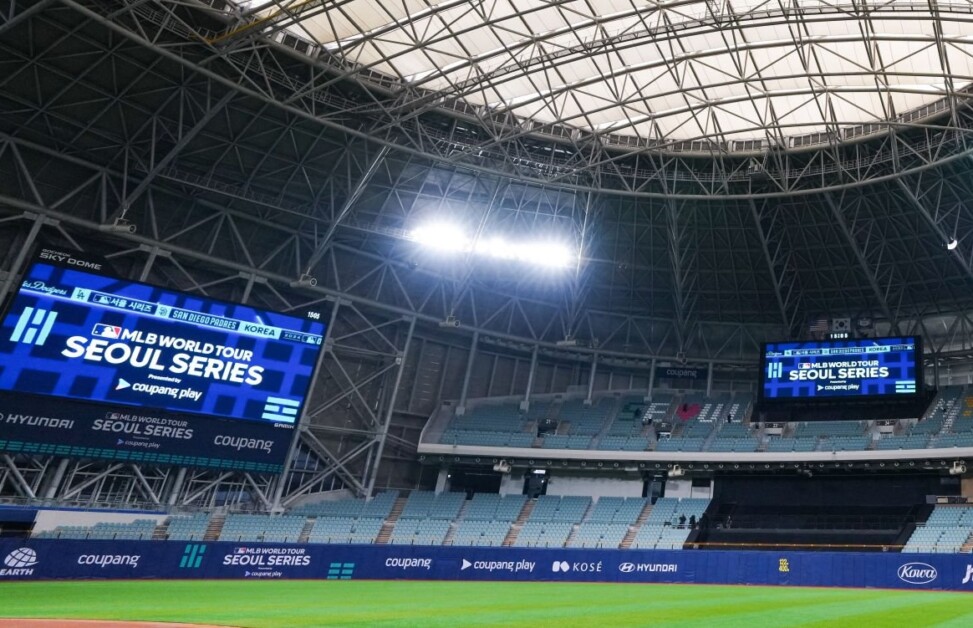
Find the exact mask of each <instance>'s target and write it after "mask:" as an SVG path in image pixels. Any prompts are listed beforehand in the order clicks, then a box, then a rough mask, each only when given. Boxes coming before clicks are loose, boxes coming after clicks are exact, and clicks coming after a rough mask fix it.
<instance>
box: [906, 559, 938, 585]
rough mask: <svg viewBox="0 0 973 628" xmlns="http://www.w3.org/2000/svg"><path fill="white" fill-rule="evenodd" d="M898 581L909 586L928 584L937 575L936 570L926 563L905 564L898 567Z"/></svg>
mask: <svg viewBox="0 0 973 628" xmlns="http://www.w3.org/2000/svg"><path fill="white" fill-rule="evenodd" d="M897 575H898V576H899V580H901V581H902V582H908V583H909V584H929V583H930V582H932V581H933V580H935V579H936V577H937V576H938V575H939V573H938V572H937V571H936V568H935V567H933V566H932V565H927V564H926V563H906V564H904V565H902V566H901V567H899V571H898V572H897Z"/></svg>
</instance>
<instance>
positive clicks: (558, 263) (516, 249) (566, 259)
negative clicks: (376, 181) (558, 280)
mask: <svg viewBox="0 0 973 628" xmlns="http://www.w3.org/2000/svg"><path fill="white" fill-rule="evenodd" d="M409 235H410V237H411V239H412V240H414V241H416V242H418V243H419V244H421V245H423V246H426V247H429V248H431V249H435V250H438V251H444V252H451V253H475V254H477V255H482V256H483V257H492V258H494V259H502V260H513V261H518V262H526V263H529V264H534V265H536V266H543V267H545V268H568V267H570V266H571V264H573V263H575V262H577V260H578V256H577V254H573V253H572V252H571V250H570V248H569V247H567V246H565V245H564V244H560V243H557V242H550V241H539V242H508V241H506V240H504V239H503V238H499V237H496V236H493V237H484V238H481V239H480V240H478V241H476V242H475V243H474V241H473V240H472V238H470V237H468V236H467V235H466V234H464V233H463V230H462V229H460V228H459V227H457V226H455V225H450V224H444V223H433V224H429V225H424V226H422V227H419V228H418V229H414V230H413V231H412V232H411V233H410V234H409Z"/></svg>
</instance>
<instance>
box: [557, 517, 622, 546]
mask: <svg viewBox="0 0 973 628" xmlns="http://www.w3.org/2000/svg"><path fill="white" fill-rule="evenodd" d="M627 533H628V524H625V523H597V522H589V521H586V522H584V523H582V524H580V525H579V526H578V529H577V531H575V533H574V537H573V538H572V539H571V542H570V543H569V544H568V547H606V548H613V549H614V548H617V547H618V546H619V545H621V543H622V539H624V538H625V535H626V534H627Z"/></svg>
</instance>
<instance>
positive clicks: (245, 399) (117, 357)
mask: <svg viewBox="0 0 973 628" xmlns="http://www.w3.org/2000/svg"><path fill="white" fill-rule="evenodd" d="M92 269H97V270H101V264H97V263H91V262H88V261H85V260H79V259H75V258H73V257H71V256H70V255H66V254H58V253H57V252H56V251H52V250H49V249H44V250H42V251H41V253H40V256H39V259H38V260H37V261H35V262H34V263H33V264H32V265H31V266H30V267H29V268H28V269H27V271H26V273H25V274H24V277H23V279H22V281H21V283H20V285H19V289H18V291H17V293H16V294H15V295H14V297H13V299H12V301H11V303H10V305H9V307H8V309H7V311H6V314H5V316H4V317H3V320H2V322H0V450H4V449H6V450H8V451H9V450H18V448H19V450H21V451H30V449H24V447H30V446H31V445H30V443H38V442H43V443H45V444H46V445H47V446H49V447H54V448H55V449H51V450H50V452H51V453H57V452H61V453H65V452H66V453H67V455H71V454H74V455H85V456H101V457H112V456H113V455H114V456H116V457H122V458H126V459H145V460H154V461H159V462H162V461H175V462H179V461H180V460H184V459H186V457H187V456H182V457H180V456H181V455H182V454H194V455H192V456H188V458H189V459H191V460H192V461H196V462H195V464H206V463H205V462H203V463H199V462H198V461H199V460H207V459H213V460H218V463H214V464H212V465H210V466H224V467H232V466H234V465H233V464H232V461H233V460H244V461H246V460H250V461H252V462H254V463H257V462H260V463H263V466H260V465H257V466H253V467H250V468H254V469H261V470H268V469H269V470H273V469H274V468H275V466H276V465H277V464H278V463H279V462H281V461H282V460H283V457H284V454H285V453H286V450H287V447H288V444H289V442H290V438H291V436H292V435H293V433H294V429H293V428H294V427H295V425H296V424H297V421H298V418H299V417H300V414H301V410H302V408H303V406H304V403H305V397H306V396H307V394H308V390H309V388H310V384H311V378H312V377H313V375H314V369H315V367H316V365H317V361H318V356H319V354H320V352H321V349H322V344H323V340H324V331H325V325H324V324H323V323H322V322H320V318H321V317H320V313H317V316H316V317H314V316H311V317H309V318H308V319H302V318H298V317H296V316H290V315H286V314H281V313H278V312H270V311H266V310H261V309H256V308H252V307H249V306H246V305H241V304H235V303H227V302H223V301H218V300H215V299H210V298H207V297H203V296H197V295H193V294H188V293H183V292H177V291H173V290H166V289H163V288H159V287H156V286H152V285H148V284H144V283H139V282H134V281H128V280H124V279H119V278H116V277H112V276H109V275H107V274H102V273H101V272H91V270H92ZM315 318H317V320H315ZM281 428H283V429H281ZM59 443H60V444H59ZM68 443H70V444H72V445H77V446H78V447H76V448H74V449H70V448H69V449H64V447H66V446H67V444H68ZM38 446H39V445H38ZM45 451H47V450H45ZM92 452H95V453H92ZM119 452H126V453H124V454H121V453H119ZM133 452H139V454H138V455H136V454H135V453H133ZM166 452H168V454H166ZM163 454H166V455H168V457H166V456H165V455H163ZM170 454H171V455H170ZM215 454H219V456H217V455H215ZM140 456H141V458H140ZM160 456H162V457H161V458H160ZM227 460H229V461H231V462H227Z"/></svg>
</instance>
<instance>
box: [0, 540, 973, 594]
mask: <svg viewBox="0 0 973 628" xmlns="http://www.w3.org/2000/svg"><path fill="white" fill-rule="evenodd" d="M0 561H2V562H0V582H2V581H13V580H51V579H146V578H152V579H209V580H215V579H239V580H255V579H256V580H278V579H320V580H443V581H459V580H466V581H509V582H532V581H533V582H538V581H546V582H617V583H679V584H722V585H726V584H732V585H773V586H805V587H807V586H814V587H855V588H885V589H900V590H913V591H917V590H953V591H967V592H973V560H971V558H970V555H969V554H901V553H899V552H871V553H857V552H826V551H820V552H800V551H790V550H776V551H775V550H768V551H759V552H757V551H724V550H706V551H684V550H637V549H630V550H617V549H574V548H513V547H510V548H507V547H444V546H424V545H335V544H328V545H318V544H283V543H256V542H246V541H239V542H205V541H97V540H86V541H80V540H79V541H75V540H54V539H11V540H0Z"/></svg>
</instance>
